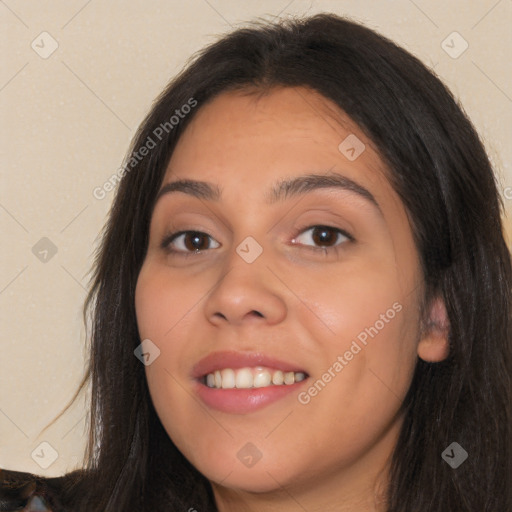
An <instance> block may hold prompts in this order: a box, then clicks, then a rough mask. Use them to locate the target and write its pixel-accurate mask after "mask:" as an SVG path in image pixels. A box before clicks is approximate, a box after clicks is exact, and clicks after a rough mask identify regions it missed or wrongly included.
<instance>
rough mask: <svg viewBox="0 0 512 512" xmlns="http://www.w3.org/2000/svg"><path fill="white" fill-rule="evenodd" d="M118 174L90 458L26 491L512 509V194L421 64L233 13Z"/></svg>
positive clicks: (316, 29) (325, 26)
mask: <svg viewBox="0 0 512 512" xmlns="http://www.w3.org/2000/svg"><path fill="white" fill-rule="evenodd" d="M122 175H123V177H122V181H121V183H120V185H119V190H118V192H117V196H116V198H115V201H114V205H113V208H112V211H111V213H110V217H109V220H108V224H107V226H106V229H105V232H104V235H103V240H102V245H101V248H100V251H99V253H98V258H97V261H96V267H95V269H96V272H95V279H94V282H93V285H92V289H91V293H90V295H89V298H88V301H87V303H86V309H87V311H89V312H90V313H91V316H92V333H91V334H92V347H91V359H90V366H89V372H88V377H89V378H90V379H91V383H92V404H91V411H92V415H91V433H90V440H89V450H88V464H87V468H86V470H84V471H77V472H74V473H72V474H70V475H66V476H64V477H61V478H57V479H46V480H45V479H37V478H36V477H34V476H32V475H23V474H22V475H20V474H13V473H9V472H7V473H6V472H4V479H5V485H4V494H5V495H7V494H8V495H9V497H7V496H6V497H4V498H3V499H4V501H6V502H7V501H9V500H10V502H11V503H14V502H15V501H16V499H17V500H18V503H20V504H21V503H22V502H26V501H27V495H30V494H31V493H32V495H34V493H35V494H39V495H43V496H45V497H46V498H45V499H46V502H47V503H48V504H49V506H50V508H51V509H52V510H54V511H60V510H73V511H77V510H88V511H90V510H98V511H99V510H101V511H109V512H110V511H112V512H113V511H116V512H117V511H128V510H137V511H146V510H147V511H149V510H151V511H158V510H189V511H193V510H197V511H204V510H212V511H213V510H219V511H223V512H224V511H232V510H236V511H245V510H259V511H265V510H280V511H288V510H322V511H326V510H336V511H339V510H346V511H355V510H357V511H386V512H406V511H407V512H410V511H413V510H414V511H422V512H427V511H432V512H433V511H436V512H439V511H455V510H457V511H461V512H462V511H464V512H470V511H471V512H476V511H478V512H482V511H489V512H490V511H493V512H494V511H497V510H511V509H512V508H511V507H512V501H511V493H510V486H509V485H507V484H508V483H509V482H510V477H511V474H512V471H511V459H512V457H511V455H512V453H511V447H510V440H511V431H510V430H511V426H510V425H511V388H512V386H511V378H510V373H511V369H512V366H511V339H512V332H511V329H512V320H511V315H510V312H511V301H510V299H511V295H510V294H511V282H512V273H511V264H510V254H509V252H508V250H507V247H506V244H505V242H504V240H503V236H502V228H501V220H500V202H499V195H498V192H497V187H496V183H495V179H494V176H493V172H492V169H491V166H490V164H489V160H488V158H487V156H486V154H485V151H484V149H483V147H482V144H481V142H480V141H479V139H478V136H477V134H476V133H475V131H474V129H473V127H472V126H471V124H470V122H469V120H468V119H467V118H466V117H465V116H464V114H463V113H462V111H461V109H460V108H459V107H458V106H457V104H456V102H455V101H454V99H453V98H452V96H451V95H450V93H449V92H448V91H447V90H446V88H445V87H444V86H443V85H442V84H441V83H440V81H439V80H438V79H437V78H436V77H434V76H433V75H432V74H431V73H430V72H429V71H428V70H427V69H426V68H425V66H423V65H422V64H421V63H420V62H419V61H418V60H417V59H415V58H414V57H412V56H411V55H409V54H408V53H406V52H405V51H404V50H402V49H400V48H398V47H397V46H396V45H394V44H393V43H391V42H390V41H388V40H386V39H384V38H383V37H381V36H380V35H377V34H376V33H374V32H372V31H370V30H369V29H367V28H364V27H362V26H360V25H357V24H355V23H352V22H350V21H347V20H345V19H341V18H338V17H336V16H333V15H327V14H324V15H318V16H314V17H311V18H307V19H303V20H297V21H288V22H281V23H278V24H267V25H262V26H255V27H253V28H248V29H242V30H237V31H235V32H233V33H232V34H230V35H228V36H226V37H224V38H223V39H221V40H220V41H219V42H217V43H215V44H213V45H212V46H210V47H208V48H207V49H206V50H204V51H203V52H202V53H201V55H200V56H199V57H198V58H197V59H196V60H195V61H194V62H193V63H192V64H190V65H189V66H188V68H187V69H186V70H185V71H184V72H183V73H182V74H181V75H180V76H178V77H177V78H176V79H175V80H174V81H173V82H172V83H171V84H170V85H169V86H168V88H167V89H166V90H165V91H164V92H163V93H162V95H161V96H160V97H159V98H158V100H157V101H156V103H155V105H154V106H153V108H152V110H151V112H150V113H149V115H148V116H147V118H146V120H145V121H144V122H143V123H142V126H141V127H140V129H139V131H138V133H137V135H136V137H135V140H134V141H133V144H132V147H131V151H130V153H129V154H128V157H127V159H126V164H125V166H124V168H123V172H122ZM30 486H32V487H30ZM34 488H35V489H36V490H35V491H34ZM6 506H7V505H6ZM6 506H4V508H3V509H4V510H8V508H6ZM20 506H21V505H20Z"/></svg>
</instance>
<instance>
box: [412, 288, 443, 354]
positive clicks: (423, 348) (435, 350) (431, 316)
mask: <svg viewBox="0 0 512 512" xmlns="http://www.w3.org/2000/svg"><path fill="white" fill-rule="evenodd" d="M449 335H450V322H449V320H448V314H447V312H446V306H445V303H444V301H443V299H441V298H440V297H438V298H436V299H434V300H433V301H432V303H431V306H430V309H429V311H428V317H427V322H426V326H425V328H424V329H423V333H422V335H421V338H420V341H419V343H418V356H419V357H420V358H421V359H423V360H424V361H425V362H427V363H438V362H440V361H443V360H444V359H446V358H447V357H448V355H449V353H450V342H449Z"/></svg>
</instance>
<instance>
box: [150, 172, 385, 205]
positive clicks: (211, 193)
mask: <svg viewBox="0 0 512 512" xmlns="http://www.w3.org/2000/svg"><path fill="white" fill-rule="evenodd" d="M324 188H333V189H342V190H347V191H349V192H352V193H354V194H357V195H359V196H360V197H362V198H364V199H365V200H367V201H368V202H370V203H371V204H373V206H375V207H376V208H377V210H378V211H379V213H382V210H381V208H380V206H379V203H377V200H376V199H375V197H374V196H373V194H372V193H371V192H370V191H369V190H367V189H366V188H364V187H363V186H362V185H360V184H359V183H356V182H355V181H353V180H351V179H350V178H347V177H346V176H343V175H341V174H338V173H334V172H329V173H327V174H305V175H303V176H297V177H294V178H289V179H284V180H281V181H278V182H277V183H276V184H275V185H274V186H273V187H272V188H271V189H270V191H269V192H267V193H266V194H265V196H264V197H265V200H266V204H267V205H272V204H275V203H277V202H280V201H285V200H287V199H290V198H293V197H297V196H301V195H304V194H306V193H308V192H311V191H313V190H317V189H324ZM174 192H182V193H184V194H188V195H190V196H193V197H196V198H198V199H204V200H206V201H215V202H218V201H220V200H221V198H222V190H221V189H220V188H219V187H218V186H217V185H215V184H213V183H209V182H207V181H196V180H189V179H180V180H175V181H171V182H170V183H167V184H166V185H164V186H163V187H162V188H161V189H160V191H159V192H158V195H157V197H156V200H155V203H156V202H157V201H158V200H159V199H160V198H161V197H162V196H164V195H168V194H171V193H174Z"/></svg>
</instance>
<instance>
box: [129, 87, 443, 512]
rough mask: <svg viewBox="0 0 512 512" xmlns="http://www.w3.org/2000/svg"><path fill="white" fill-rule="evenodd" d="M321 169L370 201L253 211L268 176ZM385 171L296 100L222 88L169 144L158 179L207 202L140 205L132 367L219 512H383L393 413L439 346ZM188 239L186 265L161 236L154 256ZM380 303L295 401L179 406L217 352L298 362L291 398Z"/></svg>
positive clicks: (339, 119)
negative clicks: (253, 407) (139, 352)
mask: <svg viewBox="0 0 512 512" xmlns="http://www.w3.org/2000/svg"><path fill="white" fill-rule="evenodd" d="M350 134H355V135H356V136H357V138H358V139H359V140H360V141H362V142H363V143H364V144H365V146H366V148H365V150H364V151H363V152H362V153H361V155H360V156H359V157H358V158H357V159H355V160H354V161H350V160H349V159H348V158H347V157H346V156H345V155H344V154H343V153H342V152H340V150H339V149H338V146H339V144H340V143H341V142H342V141H343V140H344V139H345V138H346V137H347V136H348V135H350ZM326 172H336V173H338V174H341V175H343V176H345V177H348V178H350V179H351V180H353V181H355V182H357V183H358V184H359V185H361V186H362V187H364V188H366V189H367V190H368V191H369V192H370V193H371V194H372V195H373V196H374V198H375V200H376V201H377V203H378V207H376V206H375V205H374V204H372V203H371V202H370V201H369V200H368V199H366V198H364V197H361V196H360V195H358V194H357V193H355V192H352V191H347V190H342V189H335V188H321V189H317V190H313V191H309V192H308V193H306V194H304V195H300V196H295V197H290V198H287V199H285V200H284V201H281V202H276V203H275V204H272V205H267V204H266V202H265V198H266V196H265V194H266V193H267V192H268V190H269V189H270V187H271V186H272V185H274V184H275V183H276V182H277V181H279V180H282V179H285V178H293V177H297V176H300V175H304V174H324V173H326ZM386 174H387V171H386V168H385V166H384V164H383V162H382V161H381V159H380V157H379V155H378V154H377V153H376V151H375V150H374V149H373V147H372V143H371V141H370V140H369V139H368V138H367V137H366V136H365V135H364V133H363V132H362V131H361V130H360V129H359V127H358V126H357V125H355V124H354V123H353V122H352V121H351V120H350V119H349V118H348V117H347V116H346V115H345V114H344V113H343V112H341V111H340V110H339V109H338V108H337V107H336V106H335V105H334V104H332V103H331V102H330V101H328V100H327V99H325V98H323V97H322V96H320V95H318V94H317V93H315V92H313V91H310V90H308V89H305V88H277V89H272V90H271V91H270V92H269V93H267V94H248V93H247V92H245V93H240V92H229V93H223V94H221V95H220V96H218V97H217V98H216V99H214V100H213V101H212V102H210V103H208V104H206V105H205V106H203V107H202V108H201V110H200V111H199V112H198V113H197V116H196V117H195V118H194V120H193V121H192V122H191V124H190V125H189V126H188V127H187V129H186V131H185V132H184V134H183V135H182V137H181V138H180V141H179V142H178V145H177V147H176V149H175V151H174V153H173V155H172V158H171V161H170V163H169V167H168V170H167V173H166V176H165V178H164V180H163V184H166V183H169V182H171V181H174V180H177V179H183V178H187V179H194V180H202V181H208V182H211V183H212V184H216V185H218V186H219V187H220V188H221V189H222V198H221V200H219V201H209V200H205V199H199V198H196V197H192V196H190V195H187V194H185V193H183V192H177V193H173V194H166V195H164V196H162V197H161V198H160V199H159V201H158V202H157V203H156V205H155V209H154V212H153V215H152V220H151V226H150V237H149V247H148V252H147V256H146V259H145V261H144V264H143V266H142V269H141V272H140V275H139V279H138V283H137V288H136V311H137V322H138V326H139V332H140V336H141V339H146V338H149V339H151V340H152V341H153V343H155V345H157V346H158V347H159V349H160V351H161V353H160V357H158V358H157V359H156V360H155V361H154V362H153V363H152V364H151V365H149V366H147V367H146V375H147V380H148V384H149V388H150V392H151V397H152V400H153V402H154V405H155V408H156V410H157V413H158V415H159V417H160V419H161V421H162V424H163V426H164V427H165V429H166V431H167V432H168V434H169V436H170V437H171V439H172V440H173V442H174V443H175V444H176V446H177V447H178V448H179V449H180V450H181V452H182V453H183V454H184V455H185V456H186V457H187V458H188V459H189V460H190V461H191V463H192V464H193V465H194V466H195V467H196V468H197V469H198V470H199V471H200V472H201V473H203V474H204V475H205V476H206V477H207V478H208V479H209V480H210V482H211V483H212V486H213V489H214V494H215V498H216V501H217V504H218V508H219V510H220V511H222V512H226V511H237V512H240V511H250V510H251V511H252V510H258V511H277V510H279V511H285V512H286V511H292V510H294V511H295V510H300V509H301V508H300V507H301V506H302V507H303V508H304V509H305V510H308V511H324V512H325V511H330V510H333V511H334V510H336V511H340V510H343V511H356V510H357V511H377V510H384V509H385V508H384V505H383V503H382V501H381V500H382V493H383V491H384V490H385V487H386V482H387V471H388V467H389V458H390V456H391V454H392V451H393V448H394V446H395V444H396V440H397V436H398V433H399V429H400V426H401V423H402V417H401V414H400V410H399V408H400V405H401V401H402V400H403V398H404V397H405V395H406V393H407V390H408V388H409V385H410V382H411V379H412V375H413V371H414V367H415V364H416V361H417V358H418V356H420V357H422V358H424V359H426V360H430V361H437V360H441V359H443V358H444V357H446V355H447V350H448V348H447V347H448V345H447V327H446V311H445V309H444V305H443V303H442V301H440V300H437V301H435V302H434V303H433V304H432V307H431V308H430V320H431V321H433V328H432V329H431V330H430V331H428V332H422V330H421V325H422V323H421V319H420V304H421V301H422V297H423V293H424V286H423V278H422V272H421V268H420V263H419V255H418V252H417V249H416V247H415V244H414V242H413V236H412V231H411V226H410V224H409V221H408V217H407V214H406V212H405V210H404V207H403V204H402V203H401V201H400V200H399V198H398V196H397V194H396V193H395V192H394V191H393V189H392V188H391V186H390V184H389V182H388V180H387V178H386ZM318 225H321V226H332V227H333V228H334V231H332V230H331V231H329V232H328V234H329V235H330V238H329V237H328V238H327V242H325V239H322V238H321V237H320V236H318V230H317V231H316V233H317V234H316V236H315V230H312V229H311V227H314V226H318ZM301 228H304V229H303V230H301ZM336 228H338V229H342V230H346V231H347V232H348V233H349V234H350V235H351V236H352V237H353V240H351V239H349V238H345V237H343V236H341V235H337V232H336ZM187 229H188V230H193V231H200V232H203V233H206V234H207V235H209V236H207V235H204V237H203V238H202V239H200V240H199V247H200V248H201V249H202V250H201V251H200V252H199V253H196V254H194V253H193V248H194V245H193V242H194V238H193V235H191V236H188V238H186V237H185V238H184V237H183V236H182V237H181V238H179V239H176V240H174V242H173V244H172V247H173V248H174V249H175V250H177V251H181V252H177V253H172V252H169V251H166V250H165V249H162V248H161V247H160V243H161V241H162V239H164V238H165V236H166V235H168V234H169V233H173V232H178V231H181V230H187ZM299 230H301V231H299ZM247 236H251V237H252V238H254V239H255V240H256V241H257V242H258V243H259V245H260V246H261V247H262V249H263V252H262V254H261V255H260V256H259V257H258V258H257V259H256V260H255V261H254V262H253V263H250V264H249V263H247V262H246V261H244V260H243V259H242V258H241V257H240V256H239V254H238V253H237V252H236V248H237V246H238V245H239V244H240V243H241V242H242V241H243V240H244V239H245V238H246V237H247ZM209 237H211V238H209ZM322 246H323V247H326V248H328V249H327V250H321V247H322ZM196 247H197V244H196ZM315 247H316V248H317V249H318V248H320V250H316V251H315V249H314V248H315ZM187 248H188V251H189V253H190V254H191V255H190V256H189V257H188V258H186V257H184V256H183V254H184V251H186V250H187ZM393 304H395V307H396V304H398V305H399V306H401V309H400V312H398V313H396V315H395V316H394V318H393V319H391V320H389V321H388V322H386V323H385V327H384V328H382V329H380V330H379V332H378V334H377V335H376V336H374V337H373V338H369V339H368V343H367V345H366V346H364V347H363V348H362V350H360V351H359V352H358V353H357V354H356V355H354V357H353V358H352V359H351V360H350V361H347V364H346V366H344V367H343V369H342V371H340V372H338V373H336V374H335V375H336V376H335V377H334V378H332V379H331V380H330V382H329V383H328V384H327V385H326V386H325V387H324V388H323V389H322V390H321V391H320V392H319V393H317V394H316V396H314V397H312V398H311V400H310V401H309V402H308V403H307V404H303V403H300V402H299V400H298V396H297V393H292V394H289V395H288V396H286V397H285V398H284V399H281V400H278V401H277V402H275V403H273V404H270V405H268V406H266V407H264V408H263V409H260V410H258V411H255V412H251V413H249V414H245V415H240V414H230V413H225V412H219V411H216V410H214V409H210V408H208V407H207V406H206V405H204V404H203V403H202V402H201V401H200V400H199V399H198V398H197V395H195V394H194V390H193V389H194V386H193V385H194V382H193V380H192V378H191V376H190V372H191V368H192V367H193V365H194V364H196V363H197V362H198V361H199V360H200V359H202V358H203V357H205V356H206V355H208V354H210V353H211V352H214V351H218V350H237V351H242V352H243V351H258V352H263V353H265V354H269V355H271V356H273V357H275V358H278V359H282V360H284V361H291V362H293V363H295V364H298V365H299V366H300V367H302V368H304V369H306V371H307V373H308V374H309V378H308V379H307V380H306V381H304V382H303V383H302V386H301V387H300V391H307V390H308V389H309V388H310V386H311V385H312V384H313V383H314V382H315V381H317V380H318V379H321V378H322V375H323V374H324V373H325V372H326V371H327V370H328V369H329V368H330V367H331V368H332V366H333V363H334V362H336V361H337V358H338V356H343V355H344V353H345V352H346V351H347V350H349V349H350V347H351V344H352V342H353V341H354V340H355V339H356V337H357V336H358V334H360V333H361V332H362V331H364V329H365V328H367V327H370V326H374V325H375V323H376V321H377V320H379V319H380V318H382V317H381V315H382V314H385V313H386V311H387V310H389V309H390V308H392V307H393ZM255 311H256V312H258V313H255ZM436 325H437V327H436ZM248 442H251V443H252V444H253V445H255V446H256V448H257V449H258V450H259V452H260V453H261V455H262V458H261V459H260V460H259V461H258V462H257V463H256V464H255V465H254V466H252V467H246V466H245V465H244V464H242V462H241V461H240V460H239V459H238V457H237V453H238V451H239V450H240V449H241V448H242V447H243V446H244V445H246V443H248Z"/></svg>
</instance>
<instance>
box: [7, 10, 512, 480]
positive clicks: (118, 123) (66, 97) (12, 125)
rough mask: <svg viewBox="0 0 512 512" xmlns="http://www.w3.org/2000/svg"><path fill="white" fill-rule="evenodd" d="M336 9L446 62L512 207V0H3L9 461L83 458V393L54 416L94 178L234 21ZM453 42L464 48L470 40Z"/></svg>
mask: <svg viewBox="0 0 512 512" xmlns="http://www.w3.org/2000/svg"><path fill="white" fill-rule="evenodd" d="M320 11H331V12H335V13H338V14H346V15H348V16H350V17H352V18H354V19H356V20H359V21H361V22H363V23H365V24H366V25H368V26H369V27H371V28H374V29H377V30H378V31H380V32H381V33H383V34H385V35H387V36H389V37H391V38H392V39H394V40H395V41H396V42H398V43H399V44H400V45H402V46H404V47H405V48H406V49H408V50H409V51H411V52H412V53H414V54H415V55H417V56H418V57H420V58H421V59H422V60H423V61H424V62H425V63H427V64H428V65H429V66H430V67H432V68H433V69H435V71H436V73H438V75H439V76H440V77H441V78H442V79H443V80H444V81H445V82H446V83H447V84H448V86H449V87H450V88H451V89H452V91H453V92H454V93H455V94H456V96H457V97H458V98H459V99H460V101H461V102H462V104H463V105H464V108H465V110H466V112H467V113H468V114H469V116H470V117H471V119H472V120H473V122H474V124H475V125H476V127H477V128H478V130H479V131H480V133H481V135H482V137H483V139H484V141H485V144H486V146H487V148H488V151H489V153H490V155H491V158H492V160H493V162H494V163H495V165H496V168H497V170H498V178H499V180H500V184H501V188H502V190H503V195H504V196H507V197H508V199H506V200H505V204H506V206H507V209H508V211H509V212H512V147H511V144H510V140H511V135H512V133H511V126H512V84H511V80H510V78H511V77H510V66H509V62H510V53H511V51H512V36H511V32H510V26H512V1H511V0H499V1H498V0H480V1H471V2H469V1H467V0H466V1H463V0H458V1H448V2H446V1H444V0H443V1H441V0H436V1H426V0H415V1H411V0H378V1H360V0H354V1H306V0H295V1H290V0H258V1H256V0H249V1H236V0H190V1H186V2H185V1H176V0H153V1H142V0H135V1H124V2H121V1H120V0H110V1H106V0H89V1H86V0H73V1H69V0H68V1H63V0H58V1H57V0H56V1H53V2H49V1H20V0H5V1H2V2H0V22H1V24H2V46H1V49H0V52H1V57H2V62H3V65H2V67H1V68H0V109H1V115H2V117H1V119H2V132H1V133H2V143H1V149H2V158H1V162H2V187H1V194H0V223H1V227H2V233H3V243H2V252H1V255H2V266H1V273H0V308H1V317H0V321H1V325H2V331H1V332H2V337H1V347H0V348H1V351H0V353H1V359H0V361H1V363H0V467H3V468H9V469H17V470H22V471H30V472H34V473H39V474H46V475H58V474H61V473H64V472H65V471H69V470H71V469H73V468H74V467H76V466H78V465H79V464H80V460H81V457H82V454H83V449H84V446H85V435H84V434H85V428H86V416H85V415H86V410H85V408H84V403H83V400H82V401H78V402H77V403H76V404H75V406H73V407H72V408H71V409H70V410H69V411H68V412H67V413H66V414H64V415H63V416H62V417H60V418H59V419H58V421H56V422H55V423H54V424H53V425H52V426H50V427H49V428H48V429H47V430H46V431H44V432H41V431H42V429H43V428H44V427H45V426H46V425H47V424H48V423H49V422H50V421H51V420H52V419H53V418H54V417H55V416H56V415H57V414H58V413H59V412H60V411H61V410H62V408H63V407H64V406H65V405H66V403H67V402H68V400H69V399H70V398H71V397H72V395H73V392H74V390H75V388H76V386H77V384H78V383H79V381H80V378H81V375H82V372H83V364H84V341H85V334H84V328H83V326H82V320H81V307H82V302H83V300H84V297H85V290H86V286H87V282H88V271H89V269H90V266H91V263H92V251H93V248H94V247H95V246H96V243H97V236H98V233H99V231H100V229H101V227H102V225H103V222H104V220H105V216H106V214H107V211H108V208H109V206H110V202H111V200H112V195H113V193H112V192H111V193H110V194H107V197H106V198H105V199H103V200H98V199H96V198H94V197H93V194H92V191H93V189H94V188H95V187H98V186H101V185H102V184H103V183H104V182H105V180H107V179H108V177H109V176H111V175H112V174H113V173H114V172H115V171H116V170H117V169H118V168H119V166H120V165H121V161H122V159H123V156H124V153H125V151H126V150H127V148H128V143H129V141H130V139H131V137H132V136H133V135H134V133H135V130H136V127H137V125H138V123H139V122H140V121H141V120H142V118H143V116H144V114H145V112H146V111H147V109H148V108H149V106H150V104H151V102H152V100H153V99H154V98H155V96H156V95H157V94H158V93H159V92H160V91H161V90H162V89H163V87H164V85H165V84H166V83H167V82H168V80H169V79H170V78H171V77H172V76H173V75H174V74H175V73H176V72H177V71H178V70H180V69H181V67H182V66H183V65H184V64H185V63H186V61H187V59H188V58H189V57H190V56H191V55H192V54H193V53H194V52H195V51H197V50H198V49H200V48H201V47H203V46H204V45H205V44H207V43H209V42H212V41H213V40H215V39H216V38H217V36H218V35H220V34H222V33H225V32H226V31H228V30H230V29H231V28H232V27H236V26H239V25H240V24H241V23H243V22H244V21H248V20H251V19H254V18H255V17H263V18H266V19H272V18H274V17H275V16H286V15H288V14H293V15H303V14H312V13H316V12H320ZM454 31H457V32H458V33H459V34H460V35H461V36H462V38H463V39H464V40H465V41H467V43H468V45H469V46H468V48H467V50H466V51H465V52H464V53H462V54H461V55H460V56H459V57H458V58H452V57H451V56H450V55H448V54H447V53H446V52H445V51H444V49H443V47H442V46H441V45H442V42H443V41H444V40H445V39H446V38H447V36H449V35H450V34H451V33H452V32H454ZM42 32H47V33H48V34H49V35H40V34H41V33H42ZM451 40H453V44H452V43H451V42H450V41H451ZM54 41H56V42H57V43H58V48H57V49H56V50H55V51H54V53H52V54H51V55H49V56H48V55H47V54H48V53H49V51H50V50H51V49H52V44H53V45H55V44H56V43H54ZM448 42H449V44H450V45H451V46H453V47H454V48H453V49H452V50H451V52H452V53H453V52H454V51H455V52H458V51H460V50H461V49H462V46H461V45H463V44H464V42H463V40H462V39H460V38H459V37H458V36H455V39H453V36H452V39H448ZM31 45H33V46H34V49H33V48H32V47H31ZM43 57H46V58H43ZM507 187H511V188H507ZM507 230H508V236H509V237H510V235H511V234H512V226H511V224H510V221H509V223H508V228H507ZM43 237H47V238H48V239H50V240H51V242H52V243H53V244H54V245H55V246H56V248H57V253H56V254H55V255H53V256H52V253H51V251H50V252H49V253H48V254H47V255H46V256H45V253H44V252H41V251H44V249H45V247H44V243H45V242H39V243H40V244H43V246H37V250H34V252H35V253H36V254H34V252H33V250H32V248H33V247H34V245H36V244H37V243H38V241H39V240H40V239H41V238H43ZM45 257H46V259H47V261H46V262H45V261H41V260H40V258H43V259H44V258H45ZM41 443H49V445H48V444H43V445H41ZM57 455H58V456H57ZM56 456H57V458H56V459H55V461H53V459H54V458H55V457H56ZM38 462H39V465H38ZM50 462H52V463H51V465H49V466H48V464H49V463H50ZM42 466H48V468H47V469H45V468H44V467H42Z"/></svg>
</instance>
